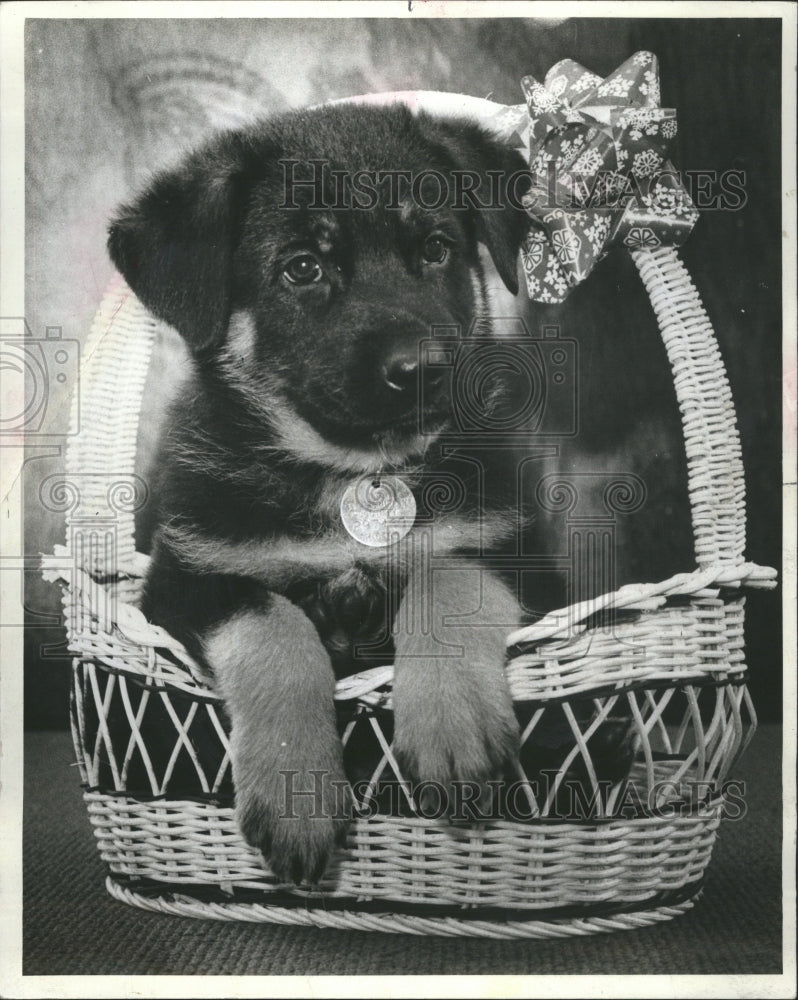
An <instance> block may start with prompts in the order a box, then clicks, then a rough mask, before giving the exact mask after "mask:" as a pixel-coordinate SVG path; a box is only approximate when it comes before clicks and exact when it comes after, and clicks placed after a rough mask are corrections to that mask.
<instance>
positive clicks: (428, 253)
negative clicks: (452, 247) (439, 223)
mask: <svg viewBox="0 0 798 1000" xmlns="http://www.w3.org/2000/svg"><path fill="white" fill-rule="evenodd" d="M448 252H449V251H448V248H447V246H446V244H445V243H444V241H443V239H442V238H441V237H440V236H428V237H427V238H426V240H425V241H424V249H423V250H422V255H423V257H424V260H425V261H426V262H427V263H428V264H442V263H443V262H444V261H445V260H446V254H447V253H448Z"/></svg>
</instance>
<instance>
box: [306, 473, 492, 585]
mask: <svg viewBox="0 0 798 1000" xmlns="http://www.w3.org/2000/svg"><path fill="white" fill-rule="evenodd" d="M369 497H376V499H375V500H374V503H373V507H372V506H370V503H369ZM307 499H308V506H307V508H306V509H305V511H302V510H300V509H299V508H297V520H298V519H299V518H304V520H305V523H304V525H303V527H304V529H305V531H307V532H309V533H310V535H311V537H313V536H314V535H315V536H316V537H319V538H330V537H333V538H338V539H339V540H340V541H342V542H345V543H347V544H349V545H350V548H351V550H352V551H354V553H355V556H356V561H357V563H358V564H362V565H369V566H372V567H374V566H375V565H380V564H387V563H391V562H393V561H395V560H392V558H391V556H392V555H395V552H394V548H395V547H394V546H392V545H384V546H383V545H378V544H376V539H377V538H378V537H379V536H380V534H381V528H382V527H384V524H385V520H384V518H385V517H386V516H387V515H386V508H387V507H391V508H392V514H391V515H390V516H391V517H393V520H394V523H396V524H401V526H402V527H401V528H400V529H398V530H399V531H400V533H401V532H402V531H404V532H405V533H406V534H407V538H406V540H405V544H404V545H403V546H402V548H403V549H408V548H410V549H411V550H412V548H413V547H414V542H415V543H418V544H421V542H422V539H423V541H424V544H425V545H426V546H427V547H428V548H429V549H430V550H431V551H432V550H434V552H435V553H436V554H438V555H447V554H450V553H453V552H456V551H458V550H461V551H462V550H479V549H481V548H482V547H483V546H484V545H485V544H487V545H488V546H490V544H491V543H492V541H493V539H494V538H495V537H496V535H497V532H496V529H497V527H498V522H497V519H496V515H491V514H489V513H488V512H486V511H485V510H483V509H481V505H480V504H479V503H478V502H475V498H474V497H473V496H472V495H471V493H470V491H469V490H468V486H467V484H466V483H464V482H463V481H462V480H459V479H457V478H456V477H451V476H448V477H447V475H446V474H445V473H440V472H436V473H429V472H426V471H415V472H411V473H402V474H397V475H393V474H388V475H383V476H369V477H358V476H353V477H351V478H346V477H340V476H326V477H324V478H323V479H322V480H321V482H320V483H319V484H318V487H317V488H316V489H315V490H314V491H313V493H312V495H311V496H308V498H307ZM353 512H354V515H353ZM297 527H299V525H298V524H297ZM300 531H301V529H300ZM302 533H303V534H304V532H302ZM366 539H368V542H369V543H368V544H364V542H365V541H366ZM358 543H360V544H358Z"/></svg>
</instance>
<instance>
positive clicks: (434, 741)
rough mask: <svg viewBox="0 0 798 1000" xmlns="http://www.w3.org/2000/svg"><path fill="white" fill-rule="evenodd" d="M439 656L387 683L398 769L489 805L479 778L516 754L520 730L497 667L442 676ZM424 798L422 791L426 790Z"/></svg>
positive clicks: (510, 764)
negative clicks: (391, 687)
mask: <svg viewBox="0 0 798 1000" xmlns="http://www.w3.org/2000/svg"><path fill="white" fill-rule="evenodd" d="M441 680H442V674H441V668H440V664H439V662H436V661H435V659H434V658H432V659H430V660H429V661H428V662H427V663H415V664H414V665H413V668H412V669H411V670H397V673H396V678H395V682H394V712H395V733H394V744H393V748H394V752H395V754H396V756H397V759H398V760H399V762H400V766H401V767H402V769H403V770H404V771H405V776H406V777H408V778H410V779H411V780H414V781H417V782H434V783H436V785H438V786H440V789H441V791H442V792H445V793H446V794H448V795H451V794H452V791H454V793H455V799H459V800H461V801H462V798H463V795H466V796H468V797H469V798H471V797H473V791H474V789H473V787H472V788H471V790H470V791H469V790H467V787H468V786H474V785H476V786H478V787H479V789H480V794H479V804H480V807H481V808H485V807H487V806H488V804H489V801H490V796H489V795H486V788H485V786H486V783H487V782H488V781H490V780H491V779H494V778H499V777H502V776H504V775H505V774H507V773H508V772H509V771H510V770H511V769H513V768H514V766H515V764H516V762H517V760H518V752H519V742H520V734H519V729H518V722H517V720H516V717H515V712H514V711H513V703H512V699H511V698H510V693H509V690H508V689H507V685H506V683H505V681H504V677H503V676H502V671H501V667H500V666H494V669H491V670H471V669H469V670H464V671H462V672H460V673H459V674H458V673H457V672H454V673H453V674H452V675H450V680H451V683H448V684H446V683H441ZM427 797H428V798H429V796H427Z"/></svg>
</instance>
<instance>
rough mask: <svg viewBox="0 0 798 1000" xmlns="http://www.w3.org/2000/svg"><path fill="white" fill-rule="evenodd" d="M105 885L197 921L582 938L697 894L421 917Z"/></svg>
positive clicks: (130, 900) (128, 899)
mask: <svg viewBox="0 0 798 1000" xmlns="http://www.w3.org/2000/svg"><path fill="white" fill-rule="evenodd" d="M105 887H106V889H107V890H108V892H109V893H110V895H111V896H113V897H114V899H118V900H119V901H120V902H123V903H127V904H128V905H129V906H138V907H140V908H141V909H142V910H149V911H150V912H151V913H169V914H171V915H172V916H177V917H194V918H197V919H202V920H227V921H239V920H240V921H244V922H248V923H267V924H286V925H291V924H293V925H295V926H298V927H320V928H333V929H335V930H353V931H381V932H383V933H386V934H424V935H427V936H430V935H434V936H437V937H484V938H496V939H512V938H538V939H545V938H563V937H582V936H584V935H586V934H602V933H609V932H610V931H623V930H636V929H637V928H639V927H648V926H650V925H651V924H657V923H661V922H662V921H663V920H672V919H673V918H674V917H678V916H680V915H681V914H682V913H686V912H687V911H688V910H690V909H692V907H693V905H694V904H695V902H696V900H697V899H698V898H699V897H700V895H701V893H700V892H698V893H696V895H695V896H694V897H692V898H691V899H686V900H684V901H683V902H680V903H675V904H673V905H671V906H658V907H655V908H653V909H651V910H640V911H637V912H634V913H618V914H615V915H614V916H607V917H585V918H571V919H567V920H507V921H498V920H497V921H491V920H458V919H456V918H454V917H422V916H411V915H409V914H400V913H358V912H355V911H352V910H337V911H329V910H324V909H310V908H308V909H293V908H287V907H280V906H263V905H261V904H260V903H206V902H202V901H200V900H197V899H192V898H191V897H190V896H182V897H181V896H179V895H177V894H175V893H172V892H170V893H169V894H168V898H167V897H166V896H161V897H158V896H149V895H147V896H145V895H143V894H141V893H137V892H134V891H133V890H131V889H128V888H127V887H126V886H123V885H120V884H119V883H118V882H116V881H115V880H114V879H113V878H111V877H108V878H107V879H106V880H105Z"/></svg>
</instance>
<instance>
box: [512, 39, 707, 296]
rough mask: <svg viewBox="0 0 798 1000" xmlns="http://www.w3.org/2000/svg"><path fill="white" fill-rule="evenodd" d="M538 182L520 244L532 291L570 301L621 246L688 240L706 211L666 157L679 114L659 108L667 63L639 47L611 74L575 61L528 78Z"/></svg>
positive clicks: (520, 136) (521, 136) (523, 134)
mask: <svg viewBox="0 0 798 1000" xmlns="http://www.w3.org/2000/svg"><path fill="white" fill-rule="evenodd" d="M521 86H522V88H523V91H524V96H525V98H526V106H527V112H528V123H527V124H526V127H524V125H522V124H520V122H516V131H515V133H514V135H513V138H514V139H515V140H517V141H521V142H523V141H524V140H525V139H526V141H528V150H529V164H530V170H531V173H532V184H531V187H530V189H529V191H528V193H527V194H526V195H525V197H524V207H525V209H526V211H527V213H528V214H529V217H530V229H529V233H528V235H527V237H526V238H525V241H524V244H523V246H522V249H521V257H522V261H523V267H524V274H525V276H526V282H527V290H528V292H529V297H530V298H531V299H533V300H534V301H537V302H562V301H564V299H565V298H566V296H567V295H568V293H569V292H570V290H571V289H572V288H573V287H574V286H576V285H577V284H579V283H580V282H581V281H583V280H584V279H585V278H586V277H587V275H588V274H590V272H591V271H592V270H593V268H594V267H595V265H596V264H597V263H598V262H599V261H600V260H602V259H603V258H604V257H605V256H606V255H607V253H608V252H609V250H610V249H611V248H612V247H613V246H615V245H621V246H626V247H628V248H630V249H639V248H652V249H653V248H656V247H660V246H666V245H668V246H680V245H681V244H682V243H683V242H684V241H685V240H686V239H687V236H688V235H689V233H690V231H691V230H692V228H693V226H694V225H695V223H696V221H697V219H698V212H697V210H696V208H695V206H694V205H693V202H692V200H691V199H690V196H689V194H688V193H687V190H686V189H685V188H684V186H683V184H682V182H681V179H680V177H679V175H678V173H677V172H676V171H675V169H674V167H673V165H672V164H671V163H670V161H669V160H668V158H667V154H668V147H669V145H670V143H671V141H672V140H673V137H674V136H675V135H676V131H677V123H676V112H675V110H674V109H672V108H661V107H659V100H660V87H659V67H658V63H657V59H656V56H654V55H653V53H651V52H636V53H635V54H634V55H633V56H631V57H630V58H629V59H627V60H626V62H625V63H623V64H622V65H621V66H619V67H618V68H617V69H616V70H614V71H613V72H612V73H610V75H609V76H607V77H605V78H604V79H602V78H601V77H599V76H596V74H595V73H591V72H590V71H589V70H587V69H585V68H584V66H580V65H579V63H576V62H574V61H573V60H571V59H565V60H563V61H562V62H559V63H557V64H556V65H555V66H553V67H552V68H551V69H550V70H549V72H548V73H547V74H546V79H545V83H540V82H539V81H537V80H535V79H534V78H533V77H529V76H528V77H524V79H523V80H522V83H521Z"/></svg>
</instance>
